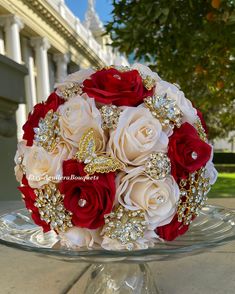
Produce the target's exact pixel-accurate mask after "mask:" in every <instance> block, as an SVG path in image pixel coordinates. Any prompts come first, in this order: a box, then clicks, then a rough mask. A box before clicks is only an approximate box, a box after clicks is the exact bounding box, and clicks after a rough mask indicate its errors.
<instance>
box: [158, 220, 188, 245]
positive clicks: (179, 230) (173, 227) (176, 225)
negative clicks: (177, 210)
mask: <svg viewBox="0 0 235 294" xmlns="http://www.w3.org/2000/svg"><path fill="white" fill-rule="evenodd" d="M188 228H189V226H188V225H183V224H182V223H180V222H178V216H177V214H176V215H175V216H174V218H173V219H172V221H171V222H170V223H169V224H167V225H165V226H161V227H158V228H156V230H155V232H156V233H157V234H158V236H159V237H161V238H162V239H164V240H166V241H172V240H174V239H175V238H176V237H178V236H180V235H183V234H184V233H186V232H187V230H188Z"/></svg>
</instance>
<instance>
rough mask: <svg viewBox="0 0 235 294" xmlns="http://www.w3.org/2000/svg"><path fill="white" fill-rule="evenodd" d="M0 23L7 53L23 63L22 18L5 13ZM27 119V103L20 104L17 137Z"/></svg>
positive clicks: (17, 116)
mask: <svg viewBox="0 0 235 294" xmlns="http://www.w3.org/2000/svg"><path fill="white" fill-rule="evenodd" d="M0 23H1V25H3V26H4V30H5V34H6V55H7V57H9V58H11V59H13V60H14V61H15V62H18V63H22V57H21V47H20V30H21V29H22V28H23V27H24V25H23V23H22V22H21V20H20V18H19V17H18V16H16V15H3V16H1V17H0ZM25 121H26V105H25V104H23V103H22V104H19V107H18V109H17V111H16V123H17V138H18V140H21V139H22V136H23V130H22V126H23V125H24V123H25Z"/></svg>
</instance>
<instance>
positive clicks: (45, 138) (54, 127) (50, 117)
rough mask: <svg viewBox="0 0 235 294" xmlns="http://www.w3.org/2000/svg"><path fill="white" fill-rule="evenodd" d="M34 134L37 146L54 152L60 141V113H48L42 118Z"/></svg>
mask: <svg viewBox="0 0 235 294" xmlns="http://www.w3.org/2000/svg"><path fill="white" fill-rule="evenodd" d="M34 133H35V135H34V141H35V144H36V145H37V146H41V147H43V148H44V149H45V150H47V151H52V150H53V149H54V148H55V147H56V145H57V143H58V142H59V141H60V127H59V113H57V112H53V111H52V110H50V111H48V113H47V114H46V116H45V118H40V120H39V123H38V127H37V128H34Z"/></svg>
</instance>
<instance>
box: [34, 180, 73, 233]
mask: <svg viewBox="0 0 235 294" xmlns="http://www.w3.org/2000/svg"><path fill="white" fill-rule="evenodd" d="M34 193H35V195H36V200H35V203H34V206H35V207H37V208H38V211H39V214H40V218H41V220H42V221H45V222H46V223H47V224H49V225H50V227H51V229H52V230H54V231H56V232H58V233H59V232H65V231H66V230H67V229H68V228H71V227H72V226H73V225H72V222H71V219H72V213H71V212H69V211H67V210H66V209H65V208H64V205H63V199H64V196H63V195H62V194H60V192H59V190H57V188H56V185H55V184H53V183H50V184H48V185H45V186H43V187H42V188H41V189H35V190H34Z"/></svg>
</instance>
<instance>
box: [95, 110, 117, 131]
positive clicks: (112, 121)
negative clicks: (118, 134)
mask: <svg viewBox="0 0 235 294" xmlns="http://www.w3.org/2000/svg"><path fill="white" fill-rule="evenodd" d="M100 113H101V117H102V128H103V129H104V130H106V129H115V128H116V127H117V124H118V120H119V116H120V113H121V110H120V108H118V107H117V106H116V105H104V106H102V107H101V109H100Z"/></svg>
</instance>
